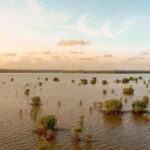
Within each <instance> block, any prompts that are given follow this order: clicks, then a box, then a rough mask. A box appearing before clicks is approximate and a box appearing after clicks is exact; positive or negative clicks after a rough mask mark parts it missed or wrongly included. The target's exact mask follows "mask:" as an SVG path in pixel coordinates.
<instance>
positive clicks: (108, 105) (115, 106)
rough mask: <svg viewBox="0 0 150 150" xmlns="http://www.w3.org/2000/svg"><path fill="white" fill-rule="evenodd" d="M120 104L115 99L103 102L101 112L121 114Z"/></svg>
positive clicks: (121, 106)
mask: <svg viewBox="0 0 150 150" xmlns="http://www.w3.org/2000/svg"><path fill="white" fill-rule="evenodd" d="M122 108H123V105H122V102H121V101H119V100H116V99H110V100H106V101H104V103H103V104H102V112H104V113H105V114H119V113H121V112H122Z"/></svg>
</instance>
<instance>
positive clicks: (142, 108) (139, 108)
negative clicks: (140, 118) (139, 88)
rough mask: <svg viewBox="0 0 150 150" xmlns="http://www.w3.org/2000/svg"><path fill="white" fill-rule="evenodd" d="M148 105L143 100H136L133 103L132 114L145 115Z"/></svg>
mask: <svg viewBox="0 0 150 150" xmlns="http://www.w3.org/2000/svg"><path fill="white" fill-rule="evenodd" d="M146 108H147V103H145V102H144V101H143V100H136V101H133V102H132V112H133V113H134V114H137V115H139V114H143V113H145V112H146Z"/></svg>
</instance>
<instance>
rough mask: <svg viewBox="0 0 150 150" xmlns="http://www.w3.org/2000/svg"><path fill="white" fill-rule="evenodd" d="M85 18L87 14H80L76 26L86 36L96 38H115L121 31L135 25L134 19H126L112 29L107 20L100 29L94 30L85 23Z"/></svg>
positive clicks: (125, 30) (123, 31)
mask: <svg viewBox="0 0 150 150" xmlns="http://www.w3.org/2000/svg"><path fill="white" fill-rule="evenodd" d="M87 19H88V15H83V16H81V17H80V18H79V20H78V23H77V26H76V28H77V29H78V30H79V31H80V32H82V33H83V34H85V35H87V36H91V37H97V38H111V39H117V38H119V37H120V36H121V35H122V34H123V33H125V32H127V31H128V30H129V29H130V28H132V27H133V26H134V25H135V20H134V19H127V20H124V21H123V22H122V23H121V24H120V25H119V27H118V29H117V30H116V31H113V30H112V28H111V26H112V22H111V21H108V22H106V23H105V24H104V25H103V26H101V28H100V29H98V30H96V29H93V28H91V27H89V26H88V25H87V23H86V21H87Z"/></svg>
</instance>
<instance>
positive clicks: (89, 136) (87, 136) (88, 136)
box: [85, 133, 92, 143]
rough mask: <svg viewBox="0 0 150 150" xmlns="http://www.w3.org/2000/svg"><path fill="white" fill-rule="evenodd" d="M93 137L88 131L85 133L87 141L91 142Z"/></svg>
mask: <svg viewBox="0 0 150 150" xmlns="http://www.w3.org/2000/svg"><path fill="white" fill-rule="evenodd" d="M91 139H92V135H91V134H88V133H86V134H85V141H86V142H87V143H89V142H90V141H91Z"/></svg>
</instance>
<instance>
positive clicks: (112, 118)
mask: <svg viewBox="0 0 150 150" xmlns="http://www.w3.org/2000/svg"><path fill="white" fill-rule="evenodd" d="M103 120H104V123H106V124H108V125H112V124H115V125H121V123H122V115H121V114H118V115H106V114H103Z"/></svg>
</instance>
